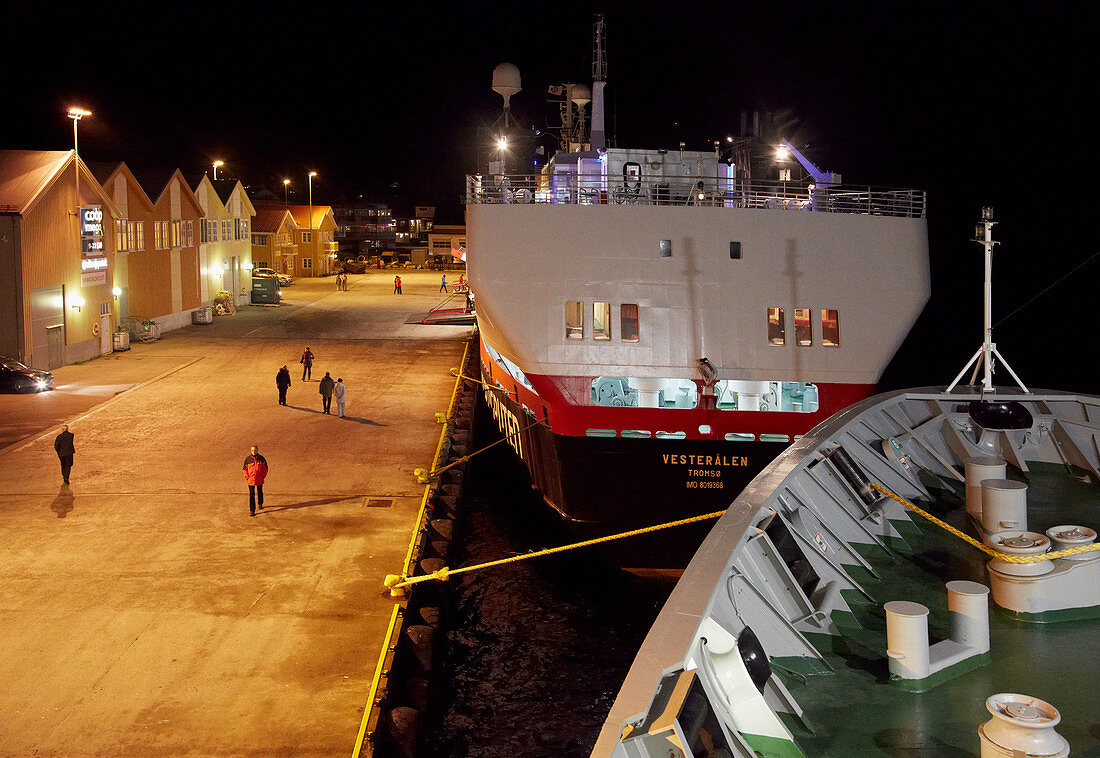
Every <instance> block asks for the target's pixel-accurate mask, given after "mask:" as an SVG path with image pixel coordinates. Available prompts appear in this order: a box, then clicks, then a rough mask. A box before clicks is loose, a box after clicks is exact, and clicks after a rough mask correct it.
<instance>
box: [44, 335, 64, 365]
mask: <svg viewBox="0 0 1100 758" xmlns="http://www.w3.org/2000/svg"><path fill="white" fill-rule="evenodd" d="M46 355H47V361H46V362H47V365H46V368H47V369H55V368H57V367H58V366H62V365H64V363H65V327H64V326H51V327H48V328H47V329H46Z"/></svg>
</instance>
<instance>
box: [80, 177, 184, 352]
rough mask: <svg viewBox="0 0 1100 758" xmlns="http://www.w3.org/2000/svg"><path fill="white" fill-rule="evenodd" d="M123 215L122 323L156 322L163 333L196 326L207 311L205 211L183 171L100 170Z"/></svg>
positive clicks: (119, 260)
mask: <svg viewBox="0 0 1100 758" xmlns="http://www.w3.org/2000/svg"><path fill="white" fill-rule="evenodd" d="M95 170H96V173H97V175H99V176H100V177H101V178H102V181H103V190H104V192H106V193H107V194H109V195H110V196H111V197H112V198H113V200H114V203H115V207H116V208H118V212H119V215H120V217H119V224H118V226H119V228H118V234H117V251H118V255H117V256H116V260H115V267H116V270H115V285H116V287H118V289H119V290H121V293H120V294H119V297H118V305H119V308H118V313H119V319H120V321H121V322H122V323H124V324H126V323H127V322H129V321H130V320H131V319H136V320H138V321H146V320H152V321H156V322H157V325H158V326H159V328H160V330H161V331H169V330H171V329H178V328H179V327H181V326H186V325H188V324H190V323H191V312H192V311H194V310H195V309H196V308H199V307H200V306H202V305H203V301H204V298H203V297H202V284H201V274H200V266H199V228H200V226H201V223H202V219H203V217H204V211H203V208H202V206H200V205H199V202H198V200H196V199H195V195H194V193H192V191H191V188H190V187H189V186H188V184H187V180H186V179H184V177H183V174H182V173H180V171H179V169H175V170H173V171H171V172H169V171H168V170H164V171H159V172H158V171H143V172H142V176H141V177H140V180H139V177H136V176H135V174H134V172H133V171H132V170H131V169H130V167H129V166H127V165H126V164H125V163H119V164H118V165H117V166H115V168H114V169H113V170H112V171H111V172H110V173H109V174H108V175H107V176H103V174H104V173H106V169H105V168H104V166H103V165H97V166H96V167H95ZM153 197H155V198H156V200H153V199H152V198H153Z"/></svg>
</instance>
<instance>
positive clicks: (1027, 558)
mask: <svg viewBox="0 0 1100 758" xmlns="http://www.w3.org/2000/svg"><path fill="white" fill-rule="evenodd" d="M871 486H872V487H874V488H875V489H876V490H878V491H879V492H881V493H882V494H883V495H886V497H888V498H890V499H891V500H893V501H895V502H897V503H900V504H902V505H904V506H905V507H906V508H908V509H909V510H911V511H914V512H915V513H919V514H920V515H922V516H924V518H926V519H928V520H929V521H931V522H932V523H933V524H935V525H936V526H938V527H940V528H941V529H945V530H947V531H948V532H950V533H951V534H953V535H955V536H956V537H958V538H959V539H961V540H963V541H964V542H967V543H969V544H971V545H973V546H974V547H976V548H978V549H979V550H981V551H982V552H983V553H985V554H986V555H989V556H992V557H993V558H996V559H997V560H999V561H1004V562H1005V563H1040V562H1041V561H1052V560H1054V559H1056V558H1066V557H1068V556H1071V555H1080V554H1081V553H1091V552H1095V551H1097V550H1100V543H1094V544H1092V545H1081V546H1079V547H1071V548H1067V549H1066V550H1055V551H1053V552H1050V553H1042V554H1041V555H1008V554H1007V553H1000V552H998V551H996V550H994V549H993V548H991V547H989V546H988V545H985V544H983V543H981V542H978V541H977V540H976V539H974V538H973V537H971V536H970V535H969V534H964V533H963V532H961V531H959V530H958V529H956V528H955V527H953V526H951V525H950V524H948V523H947V522H945V521H941V520H940V519H938V518H936V517H935V516H933V515H932V514H931V513H928V512H927V511H924V510H921V509H920V508H918V507H917V506H915V505H913V504H912V503H910V502H909V501H908V500H906V499H905V498H903V497H898V496H897V495H895V494H894V493H893V492H890V490H888V489H886V488H885V487H880V486H879V485H877V484H875V483H874V482H871Z"/></svg>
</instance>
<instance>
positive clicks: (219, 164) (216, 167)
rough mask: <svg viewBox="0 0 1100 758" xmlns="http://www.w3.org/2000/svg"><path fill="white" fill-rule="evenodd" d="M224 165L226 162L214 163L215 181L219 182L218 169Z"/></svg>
mask: <svg viewBox="0 0 1100 758" xmlns="http://www.w3.org/2000/svg"><path fill="white" fill-rule="evenodd" d="M224 165H225V161H214V181H218V167H220V166H224Z"/></svg>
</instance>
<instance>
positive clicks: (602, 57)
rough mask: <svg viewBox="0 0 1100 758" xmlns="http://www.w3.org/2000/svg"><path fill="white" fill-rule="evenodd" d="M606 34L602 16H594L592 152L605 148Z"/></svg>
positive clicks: (600, 14)
mask: <svg viewBox="0 0 1100 758" xmlns="http://www.w3.org/2000/svg"><path fill="white" fill-rule="evenodd" d="M606 33H607V28H606V24H605V23H604V20H603V14H602V13H599V14H596V23H595V24H594V25H593V29H592V128H591V137H590V139H589V141H590V142H591V147H592V149H593V150H600V149H602V148H605V147H607V131H606V128H605V126H604V104H603V88H604V86H606V84H607V53H606V52H605V51H604V36H605V35H606Z"/></svg>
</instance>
